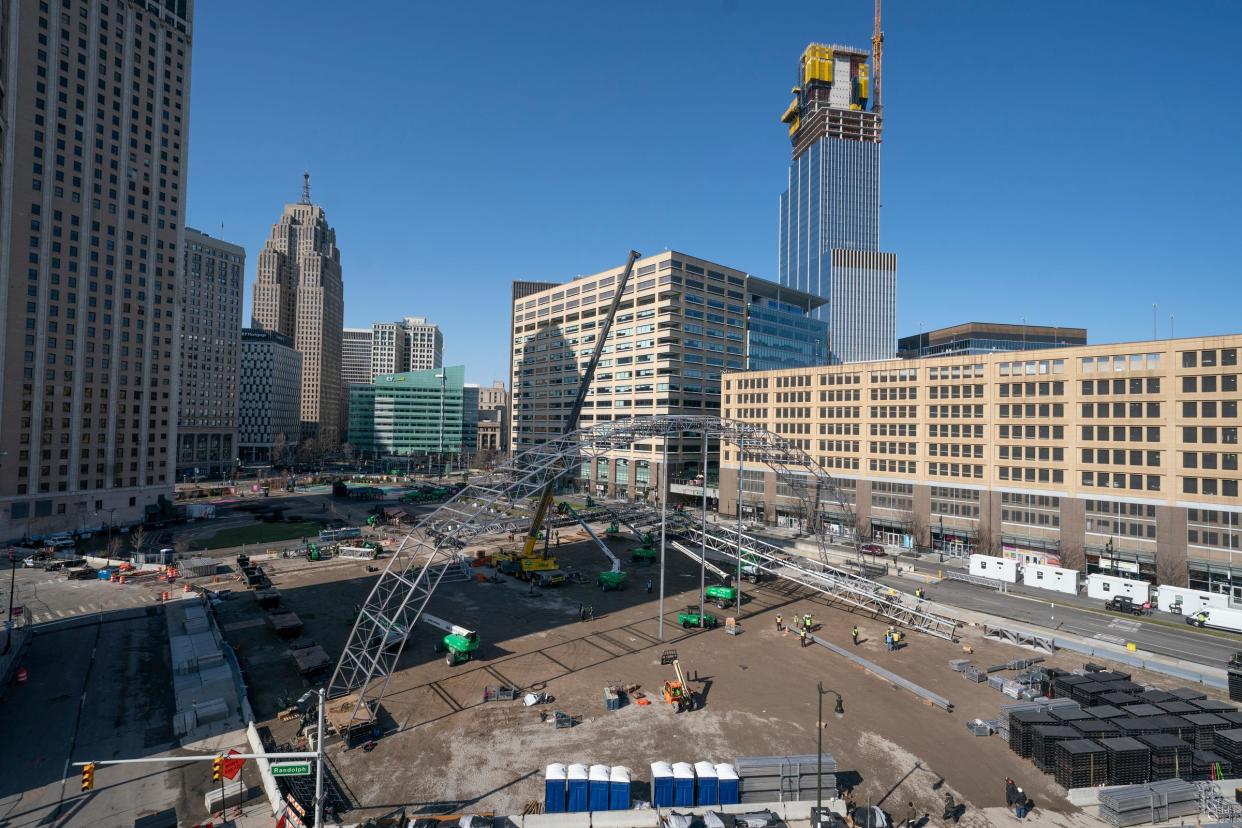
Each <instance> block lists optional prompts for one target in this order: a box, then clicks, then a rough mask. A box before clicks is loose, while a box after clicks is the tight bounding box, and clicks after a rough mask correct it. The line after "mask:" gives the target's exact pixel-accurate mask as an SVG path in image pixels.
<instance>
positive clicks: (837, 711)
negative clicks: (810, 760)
mask: <svg viewBox="0 0 1242 828" xmlns="http://www.w3.org/2000/svg"><path fill="white" fill-rule="evenodd" d="M817 686H818V688H819V719H818V721H817V722H816V728H815V819H814V821H813V822H812V826H811V828H819V826H820V825H822V824H823V817H822V814H823V811H824V696H826V695H828V694H829V693H831V694H832V695H834V696H836V697H837V703H836V704H835V705H833V708H832V712H833V714H834V715H835V716H836V717H837V718H838V719H839V718H841V717H842V716H844V715H845V704H844V703H843V702H842V700H841V694H840V693H838V692H837V691H836V690H825V689H824V683H823V682H822V681H821V682H818V684H817Z"/></svg>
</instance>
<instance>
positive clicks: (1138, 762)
mask: <svg viewBox="0 0 1242 828" xmlns="http://www.w3.org/2000/svg"><path fill="white" fill-rule="evenodd" d="M1100 745H1101V746H1102V747H1103V748H1104V750H1106V751H1107V752H1108V756H1107V759H1108V784H1110V785H1139V784H1142V783H1144V782H1148V781H1150V780H1151V749H1150V748H1148V747H1147V745H1145V744H1143V743H1142V742H1140V741H1139V740H1138V739H1131V738H1130V737H1129V736H1119V737H1114V738H1112V739H1101V740H1100Z"/></svg>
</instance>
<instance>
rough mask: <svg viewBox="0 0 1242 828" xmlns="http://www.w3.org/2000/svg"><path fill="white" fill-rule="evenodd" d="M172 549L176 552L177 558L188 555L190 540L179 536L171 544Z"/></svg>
mask: <svg viewBox="0 0 1242 828" xmlns="http://www.w3.org/2000/svg"><path fill="white" fill-rule="evenodd" d="M173 549H175V550H176V552H177V560H181V559H182V558H185V557H188V556H189V553H190V542H189V541H188V540H186V539H185V538H181V539H180V540H178V541H177V542H176V543H174V544H173Z"/></svg>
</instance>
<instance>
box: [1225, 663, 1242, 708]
mask: <svg viewBox="0 0 1242 828" xmlns="http://www.w3.org/2000/svg"><path fill="white" fill-rule="evenodd" d="M1226 672H1227V673H1228V676H1229V699H1230V700H1231V701H1242V670H1237V669H1234V668H1233V667H1232V666H1231V667H1230V668H1229V670H1228V671H1226Z"/></svg>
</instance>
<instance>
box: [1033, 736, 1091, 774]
mask: <svg viewBox="0 0 1242 828" xmlns="http://www.w3.org/2000/svg"><path fill="white" fill-rule="evenodd" d="M1081 738H1082V734H1081V733H1079V732H1078V731H1077V730H1076V729H1075V728H1072V727H1070V726H1069V725H1039V726H1037V727H1035V728H1033V729H1032V738H1031V760H1032V761H1033V762H1034V763H1035V767H1037V768H1039V769H1040V770H1041V771H1043V772H1044V773H1052V771H1053V764H1052V755H1053V751H1054V749H1055V748H1056V743H1057V742H1064V741H1065V740H1067V739H1081Z"/></svg>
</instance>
